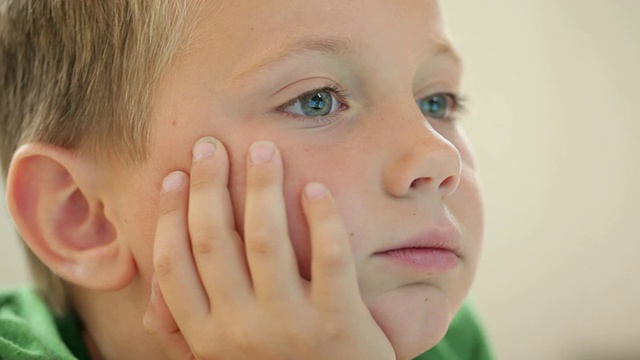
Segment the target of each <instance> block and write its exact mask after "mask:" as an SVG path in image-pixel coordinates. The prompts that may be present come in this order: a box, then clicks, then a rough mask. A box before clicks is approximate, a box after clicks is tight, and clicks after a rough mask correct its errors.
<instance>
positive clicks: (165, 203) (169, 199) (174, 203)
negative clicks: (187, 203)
mask: <svg viewBox="0 0 640 360" xmlns="http://www.w3.org/2000/svg"><path fill="white" fill-rule="evenodd" d="M180 205H181V203H180V200H179V199H178V198H177V196H176V194H165V195H163V197H162V200H161V201H160V204H159V206H158V207H159V211H158V212H159V216H160V217H161V218H163V217H170V216H172V215H174V214H176V213H180V212H181V210H182V208H181V206H180Z"/></svg>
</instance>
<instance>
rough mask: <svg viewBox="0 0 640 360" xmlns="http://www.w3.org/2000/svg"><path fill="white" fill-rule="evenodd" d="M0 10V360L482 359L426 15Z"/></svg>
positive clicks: (460, 139)
mask: <svg viewBox="0 0 640 360" xmlns="http://www.w3.org/2000/svg"><path fill="white" fill-rule="evenodd" d="M0 4H1V5H0V9H1V10H0V11H1V14H2V15H0V16H1V18H0V29H1V30H0V36H1V37H2V38H1V39H2V41H1V43H0V44H1V45H0V46H2V48H1V50H0V51H1V53H0V54H1V56H2V62H3V70H2V71H3V73H2V76H1V77H0V78H1V79H2V81H3V82H2V86H1V88H2V90H1V91H2V94H1V95H2V100H1V101H2V104H0V105H1V108H2V110H0V111H1V113H0V115H1V116H0V119H1V120H0V121H1V124H2V139H3V140H2V156H3V166H4V169H5V172H6V174H7V182H6V184H7V189H6V191H7V202H8V207H9V210H10V212H11V214H12V217H13V218H14V220H15V223H16V226H17V228H18V230H19V233H20V234H21V236H22V238H23V239H24V241H25V243H26V244H27V246H28V247H29V249H30V251H31V252H32V256H31V262H32V266H33V268H34V274H35V275H36V282H37V283H38V285H39V288H40V293H41V294H43V296H44V298H45V299H46V301H47V306H48V307H44V306H43V305H42V303H40V302H39V300H38V298H36V297H35V296H34V295H33V294H32V293H31V292H29V291H18V292H10V293H5V294H4V295H3V296H2V303H1V305H0V309H1V310H0V311H2V313H3V314H4V315H3V317H2V318H1V319H0V321H2V330H0V332H1V333H2V335H1V336H0V339H1V340H2V341H1V342H0V354H1V356H2V357H3V358H73V357H79V358H83V357H84V358H88V357H91V358H94V359H99V358H105V359H121V358H126V359H161V358H173V359H183V358H194V357H195V358H198V359H247V358H251V359H411V358H415V357H420V358H429V359H438V358H445V359H456V358H461V359H462V358H464V359H467V358H487V357H488V355H487V350H486V345H485V344H484V341H483V338H482V335H481V332H480V330H479V328H478V326H477V324H476V323H475V321H474V319H473V317H472V315H471V313H470V311H469V309H468V308H467V307H466V306H463V305H462V304H463V300H464V297H465V296H466V294H467V292H468V290H469V287H470V285H471V282H472V278H473V275H474V273H475V269H476V265H477V261H478V255H479V252H480V247H481V234H482V209H481V200H480V195H479V190H478V186H477V180H476V177H475V171H474V166H473V160H472V155H471V153H470V149H469V145H468V142H467V139H466V137H465V136H464V133H463V131H462V129H461V128H460V127H459V125H458V124H457V123H456V121H455V115H456V112H457V110H459V106H460V104H459V101H460V100H459V98H458V96H457V95H456V94H457V91H458V88H459V81H460V75H461V74H460V73H461V64H460V60H459V58H458V57H457V56H456V54H455V52H454V51H453V50H452V48H451V46H450V45H449V42H448V41H447V39H446V37H445V35H444V33H443V29H442V24H441V20H440V15H439V9H438V6H437V3H436V2H435V1H430V0H415V1H405V0H393V1H388V2H375V3H374V2H359V1H358V2H356V1H353V2H352V1H339V0H325V1H322V2H309V1H305V2H298V1H287V2H282V1H275V0H273V1H271V0H264V1H259V2H255V1H251V2H248V1H247V2H240V1H232V0H211V1H182V2H173V1H168V0H167V1H153V2H147V1H133V0H129V1H125V0H119V1H109V2H104V3H100V2H97V1H82V2H80V1H78V2H75V1H74V2H72V1H68V2H65V1H47V2H44V1H35V0H34V1H31V2H30V1H17V0H16V1H11V0H6V1H3V2H2V3H0ZM194 144H195V145H194ZM149 299H150V300H149ZM48 309H51V311H52V313H53V315H51V314H50V313H49V310H48ZM456 314H457V315H456ZM454 316H455V319H454ZM145 330H146V332H145ZM447 330H449V331H448V333H447ZM445 333H446V334H447V335H446V337H445ZM443 337H445V338H444V340H442V339H443ZM429 349H431V350H429ZM428 350H429V351H428ZM427 351H428V352H427ZM425 352H426V353H425ZM421 354H422V355H421ZM38 356H40V357H38Z"/></svg>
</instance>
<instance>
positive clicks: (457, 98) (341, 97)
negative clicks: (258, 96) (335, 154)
mask: <svg viewBox="0 0 640 360" xmlns="http://www.w3.org/2000/svg"><path fill="white" fill-rule="evenodd" d="M319 92H329V93H331V94H332V95H335V97H336V100H338V102H339V103H340V106H345V107H347V108H348V106H347V105H345V104H344V103H345V102H346V100H347V99H348V98H349V97H350V94H349V93H348V92H347V91H346V90H344V89H342V88H341V87H340V86H338V85H336V84H331V85H329V86H325V87H322V88H317V89H313V90H310V91H306V92H304V93H302V94H300V95H298V96H296V97H295V98H293V99H291V100H289V101H288V102H287V103H285V104H283V105H281V106H279V107H278V108H277V111H279V112H280V113H282V114H284V115H286V116H290V117H293V118H295V119H298V120H300V121H312V122H314V123H316V124H318V125H322V124H326V123H330V122H332V121H333V120H334V119H335V118H336V117H338V116H339V115H340V113H341V112H342V111H344V110H345V109H341V110H338V111H335V112H333V113H331V114H329V115H326V116H302V115H297V114H291V113H288V112H286V111H284V109H286V108H288V107H290V106H291V105H294V104H295V103H296V102H297V101H301V100H302V99H303V98H304V97H305V96H307V95H310V94H314V93H319ZM435 96H445V97H449V98H450V99H451V100H452V104H451V107H452V110H451V111H450V112H449V113H448V114H447V116H446V118H444V119H435V120H439V121H446V122H452V121H455V120H457V115H459V114H461V113H465V112H466V111H467V107H466V106H465V104H466V102H467V98H466V97H464V96H461V95H459V94H455V93H451V92H442V93H435V94H431V95H427V96H425V97H422V98H420V99H417V100H416V101H418V100H424V99H427V98H429V97H435ZM425 117H426V115H425Z"/></svg>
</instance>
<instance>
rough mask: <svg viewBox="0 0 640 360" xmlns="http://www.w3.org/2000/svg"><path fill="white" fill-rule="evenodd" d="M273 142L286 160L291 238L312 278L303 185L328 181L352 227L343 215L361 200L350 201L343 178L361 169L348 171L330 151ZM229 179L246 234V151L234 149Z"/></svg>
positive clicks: (307, 275)
mask: <svg viewBox="0 0 640 360" xmlns="http://www.w3.org/2000/svg"><path fill="white" fill-rule="evenodd" d="M274 143H275V144H276V145H277V146H278V149H279V150H280V152H281V154H282V158H283V161H284V174H285V175H284V184H283V186H284V200H285V205H286V212H287V213H286V216H287V224H288V230H289V235H290V240H291V243H292V245H293V248H294V251H295V253H296V257H297V260H298V267H299V270H300V274H301V276H303V277H304V278H305V279H309V278H310V269H311V238H310V235H309V227H308V225H307V220H306V218H305V216H304V212H303V209H302V204H301V199H302V192H303V189H304V186H305V185H306V184H307V183H309V182H313V181H318V182H321V183H323V184H325V186H327V187H328V188H329V190H330V191H331V193H332V195H333V197H334V198H335V199H336V201H337V202H338V206H339V208H340V211H341V215H343V220H344V221H345V223H346V225H347V227H348V228H349V223H350V222H349V217H348V216H344V215H345V214H349V213H350V211H349V210H348V209H346V208H345V207H346V206H348V204H351V203H359V202H356V201H350V200H349V199H350V197H353V196H354V193H355V192H354V191H353V190H354V189H350V188H349V186H348V184H349V183H352V182H349V181H345V180H344V179H345V178H352V179H353V177H352V176H354V171H355V172H356V173H357V172H359V171H361V170H360V169H357V168H354V167H353V166H352V167H351V168H350V170H349V171H347V168H349V167H348V166H345V164H344V163H337V161H336V157H335V156H333V155H332V153H331V152H328V151H318V150H317V149H314V150H313V151H312V150H309V151H307V149H300V147H299V145H298V144H288V143H287V142H285V141H279V142H278V141H276V140H274ZM247 146H248V145H247ZM317 154H323V155H317ZM236 155H239V156H236ZM327 169H331V171H327ZM229 181H230V182H229V190H230V193H231V197H232V203H233V206H234V216H235V219H236V228H237V229H238V231H239V232H240V234H241V236H243V237H244V231H245V229H244V208H245V206H244V203H245V199H246V185H245V184H246V165H245V157H244V152H243V151H237V152H236V151H234V156H233V157H232V166H231V174H230V178H229ZM345 184H346V185H345Z"/></svg>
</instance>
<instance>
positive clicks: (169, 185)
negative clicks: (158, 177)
mask: <svg viewBox="0 0 640 360" xmlns="http://www.w3.org/2000/svg"><path fill="white" fill-rule="evenodd" d="M182 183H184V175H183V174H182V171H174V172H172V173H171V174H169V175H167V176H166V177H165V178H164V180H163V181H162V192H165V193H166V192H169V191H171V190H173V189H175V188H177V187H179V186H180V185H182Z"/></svg>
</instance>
